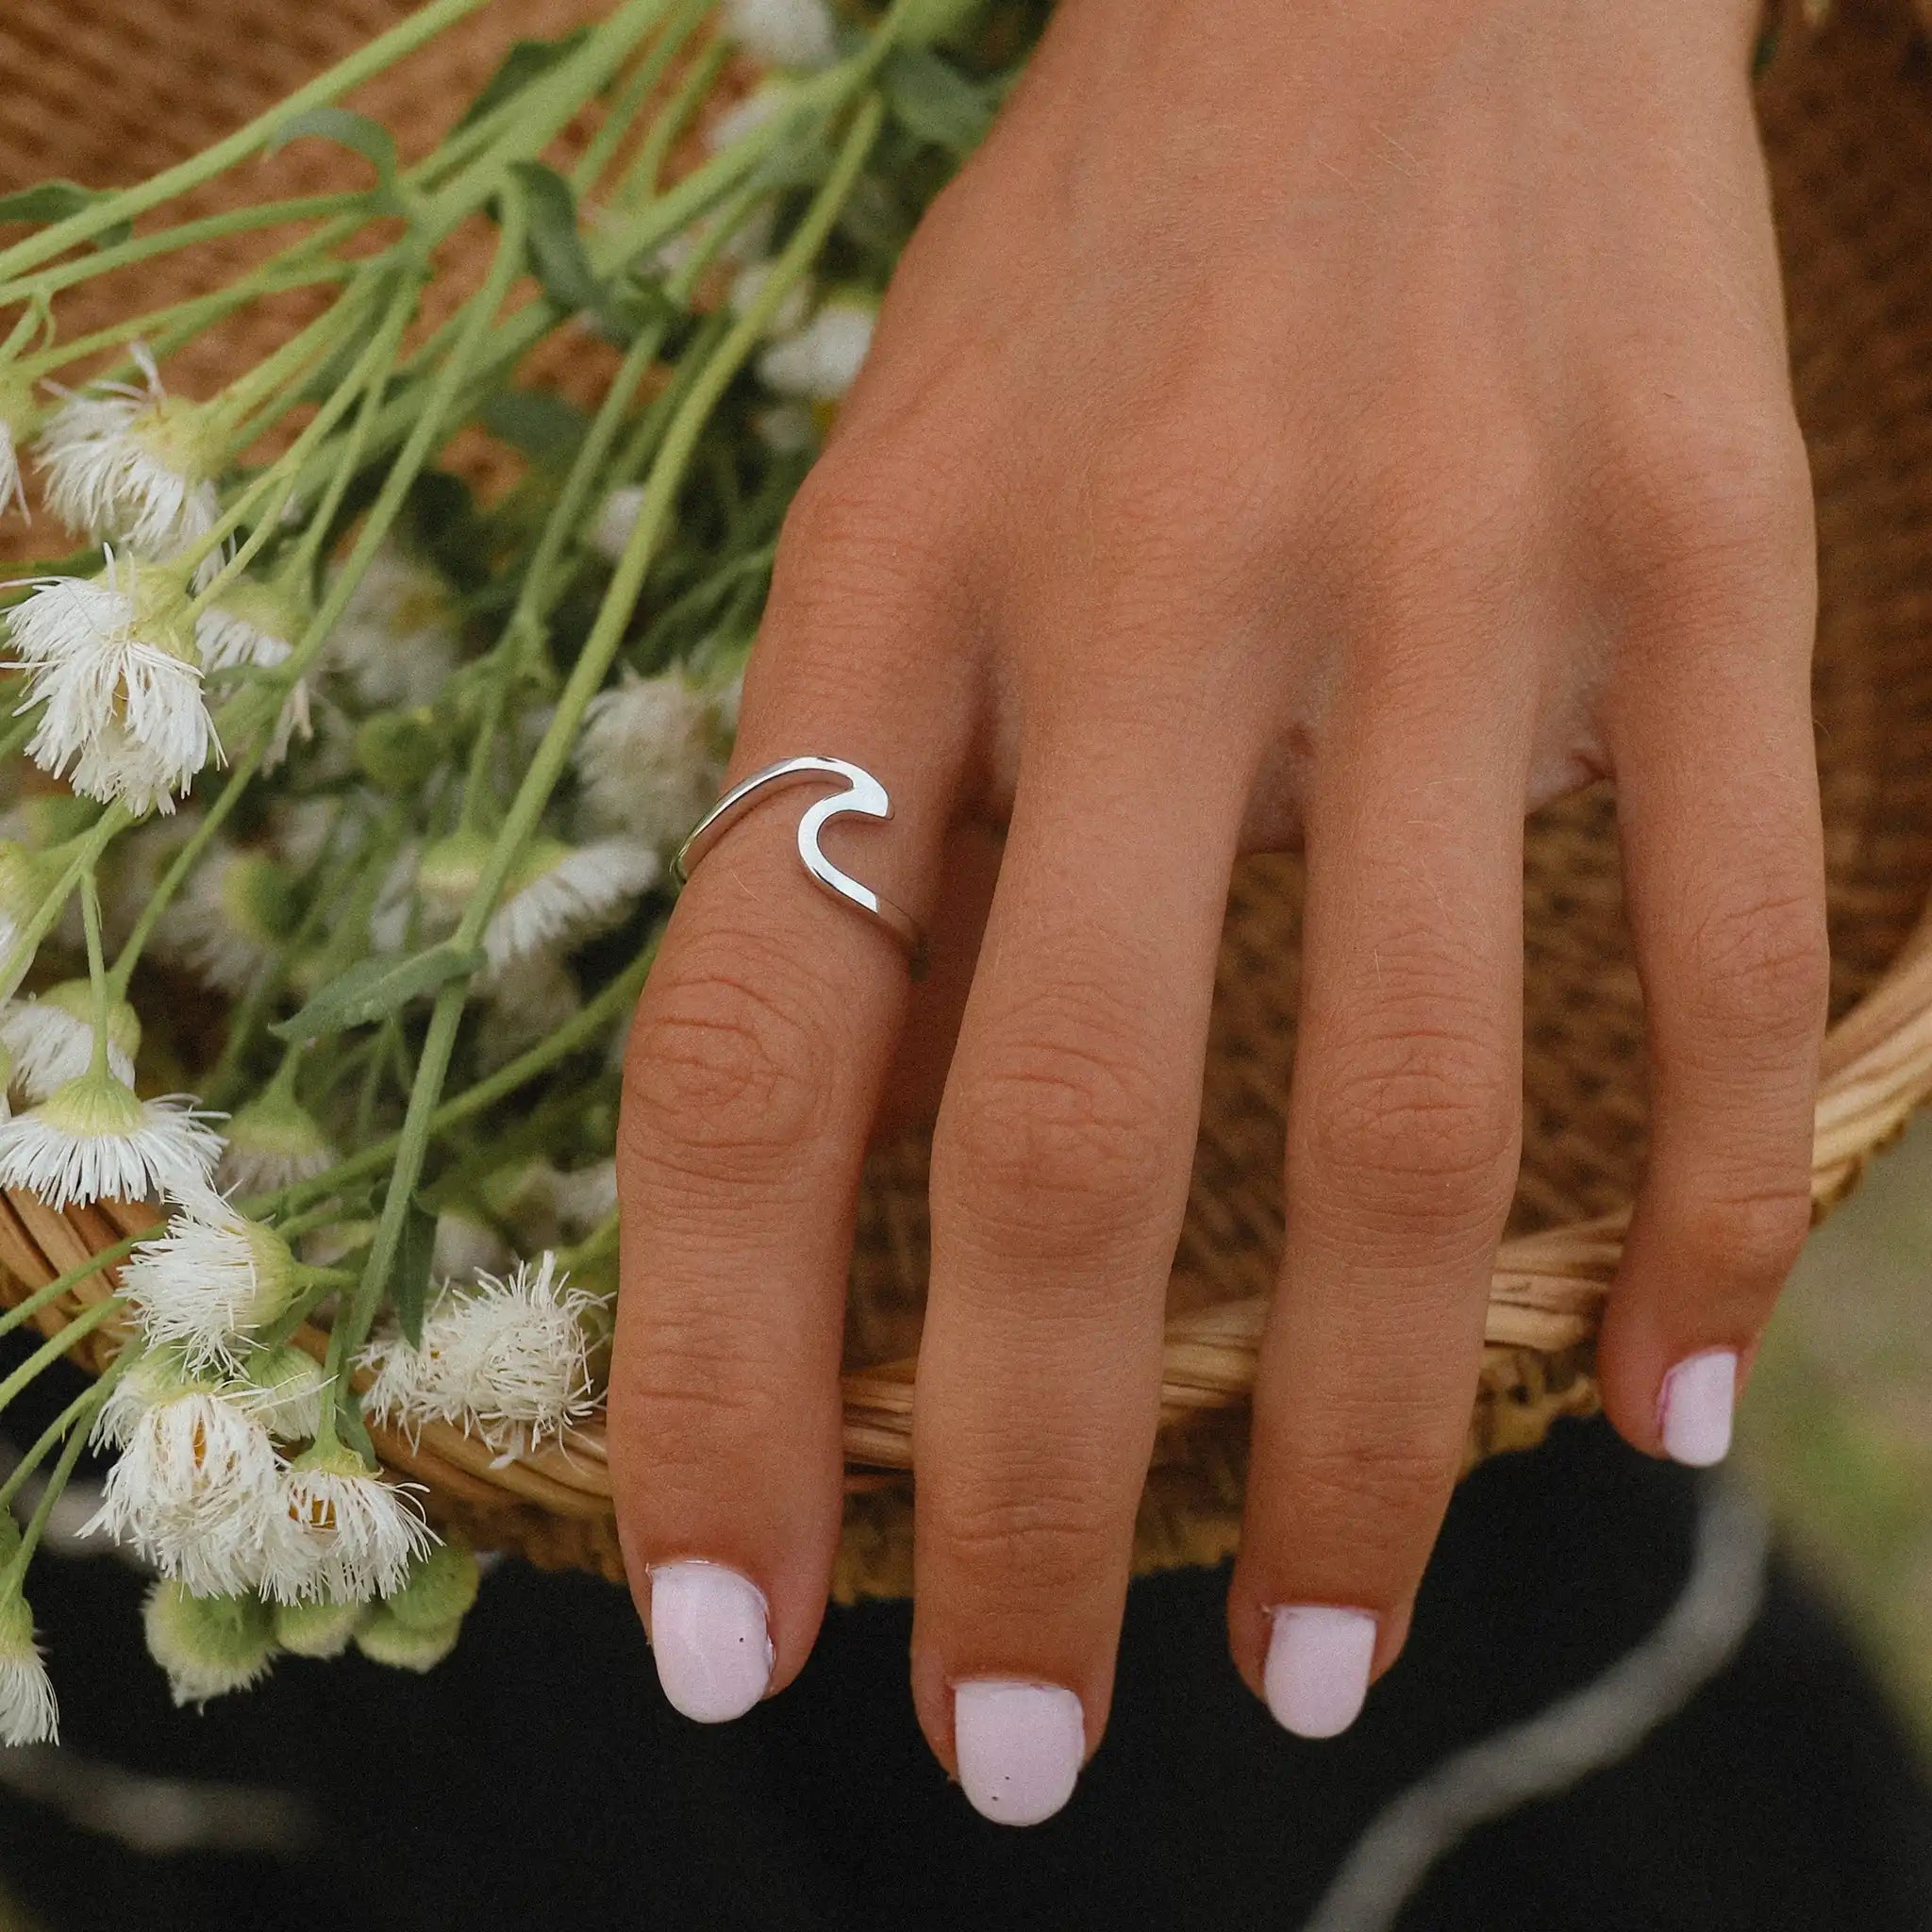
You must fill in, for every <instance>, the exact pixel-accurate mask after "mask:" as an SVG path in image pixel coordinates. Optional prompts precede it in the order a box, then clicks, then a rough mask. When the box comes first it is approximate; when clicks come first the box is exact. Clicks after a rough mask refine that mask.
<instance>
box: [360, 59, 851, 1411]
mask: <svg viewBox="0 0 1932 1932" xmlns="http://www.w3.org/2000/svg"><path fill="white" fill-rule="evenodd" d="M884 115H885V109H884V107H883V104H882V103H881V102H880V100H879V98H878V97H877V96H876V95H872V96H869V97H868V98H867V99H866V100H864V101H863V102H862V103H861V104H860V106H859V108H858V111H857V113H856V114H855V115H854V117H853V125H852V127H851V129H850V131H849V132H848V133H847V134H846V137H845V139H844V141H843V142H841V146H840V149H839V154H838V158H837V159H836V160H835V161H834V163H833V166H832V169H831V172H830V174H829V175H827V177H826V179H825V181H824V185H823V186H822V187H821V188H820V189H819V191H818V192H817V193H816V194H815V195H814V196H813V198H812V202H811V206H810V207H809V208H808V210H807V212H806V215H805V219H804V220H803V221H802V222H800V224H799V225H798V229H797V232H796V233H795V234H793V235H792V237H791V240H790V241H789V242H787V243H786V245H785V248H784V250H783V252H782V253H781V254H780V255H779V256H778V258H777V259H776V260H775V261H774V264H773V269H772V273H771V274H770V275H768V276H767V277H766V278H765V283H764V286H763V287H762V288H761V289H760V290H759V291H758V298H757V300H756V301H754V302H752V303H751V304H749V305H748V306H747V308H746V309H745V312H744V313H743V315H741V317H740V318H739V320H738V322H737V323H736V324H735V325H734V326H733V327H732V328H731V329H730V331H729V332H728V333H727V334H726V335H725V337H724V341H723V342H722V343H721V344H720V345H719V347H718V350H717V352H716V354H715V355H713V356H712V357H711V358H709V359H708V361H707V363H706V365H705V368H704V371H703V373H702V374H701V375H699V377H698V378H697V380H696V382H695V383H693V385H692V387H691V393H690V394H689V396H688V397H687V398H686V399H685V402H684V405H683V407H682V408H680V409H679V411H678V413H677V416H676V417H675V420H674V421H673V423H672V425H671V426H670V428H669V430H668V431H667V432H666V434H665V438H664V444H663V447H662V449H661V450H660V451H659V453H658V458H657V460H656V462H655V463H654V464H653V465H652V469H651V474H650V476H649V478H648V479H647V480H646V482H645V484H644V494H643V502H642V504H641V507H640V508H639V512H638V521H637V525H636V527H635V528H634V529H633V530H632V531H631V534H630V539H629V541H628V542H627V543H626V544H625V549H624V554H623V556H622V557H621V558H619V559H618V563H617V568H616V570H615V571H614V572H613V573H612V575H611V579H610V586H609V589H608V591H607V592H606V593H605V597H604V602H603V604H602V606H601V607H600V608H599V610H598V612H597V618H596V621H595V623H594V624H592V625H591V634H590V636H589V638H588V639H586V641H585V643H584V647H583V650H582V652H581V653H580V654H579V656H578V658H577V660H576V662H575V664H574V665H573V666H572V667H571V674H570V676H569V678H568V680H567V681H566V682H565V684H564V688H563V691H562V692H561V694H560V695H559V696H558V702H557V709H556V714H555V715H554V716H553V718H552V719H551V722H550V725H549V728H548V729H547V730H546V731H545V732H544V734H543V739H542V741H541V743H540V744H539V745H538V747H537V751H536V755H535V757H534V758H532V759H531V761H530V768H529V771H528V772H527V773H526V774H525V778H524V781H523V783H522V785H521V786H520V787H519V788H518V791H517V795H516V797H515V798H514V799H513V800H512V801H511V804H510V808H509V810H508V814H507V815H506V817H505V820H504V825H503V829H502V830H501V831H500V832H499V833H498V835H497V839H496V843H495V845H494V847H493V848H492V850H491V857H490V861H489V863H488V864H487V865H486V866H485V867H484V869H483V875H482V877H481V879H480V880H479V881H478V885H477V889H476V891H475V895H474V896H473V897H472V899H471V902H470V905H469V907H468V908H467V909H466V910H465V912H464V914H463V917H462V919H461V920H460V921H459V922H458V925H457V930H456V934H455V936H454V940H453V943H454V944H455V945H456V946H457V947H458V949H467V948H470V947H474V946H475V944H476V943H477V941H478V940H479V939H480V938H481V937H482V933H483V928H484V926H485V924H487V923H488V921H489V919H490V916H491V913H492V912H493V911H494V910H495V908H496V902H497V899H498V896H499V895H500V894H501V892H502V891H503V887H504V882H505V880H506V879H507V878H508V874H509V872H510V868H511V867H512V866H513V865H514V864H515V862H516V859H517V857H518V855H519V854H520V853H521V852H522V850H523V847H524V843H525V841H526V840H527V839H528V837H529V836H530V834H531V832H532V831H533V830H534V829H535V827H536V824H537V821H538V819H539V817H540V816H541V813H542V810H543V808H544V807H545V806H546V805H547V804H548V802H549V799H550V794H551V791H553V790H554V789H555V787H556V784H557V781H558V777H560V776H561V774H562V772H563V768H564V764H565V762H566V760H567V759H568V758H569V757H570V751H571V746H572V745H573V743H574V742H575V738H576V730H577V725H578V724H579V722H580V721H581V719H582V717H583V713H584V709H585V708H586V707H587V706H588V705H589V704H590V702H591V698H592V697H593V696H595V694H596V692H597V691H598V690H599V689H600V687H601V686H602V685H603V682H604V679H605V677H606V675H608V672H609V669H610V665H611V662H612V660H613V659H614V658H615V657H616V655H617V650H618V646H619V645H620V644H621V643H622V642H623V640H624V634H625V626H626V625H628V623H629V621H630V615H631V612H632V611H633V610H634V609H635V608H636V607H637V601H638V598H639V595H640V594H641V591H642V590H643V585H644V577H645V574H646V573H647V572H648V570H649V569H650V566H651V562H652V559H653V558H655V556H656V554H657V548H658V541H659V539H660V537H661V535H662V533H663V529H664V526H665V525H666V523H667V522H668V521H669V518H670V515H671V512H672V509H673V508H674V507H675V502H676V495H677V490H678V486H679V485H680V484H681V483H682V481H683V479H684V475H685V473H686V471H687V470H688V468H689V467H690V462H691V453H692V452H693V450H694V449H695V448H696V447H697V441H698V438H699V435H700V434H701V432H702V431H703V428H704V426H705V425H706V423H707V422H708V420H709V419H710V415H711V411H712V410H713V409H714V408H716V407H717V405H718V403H719V401H720V400H721V399H722V397H723V396H724V391H725V390H726V388H727V387H728V386H729V384H730V382H731V379H732V377H733V376H734V375H737V373H738V371H739V370H740V369H741V367H742V366H743V364H744V362H745V361H746V359H747V358H749V357H750V355H751V353H752V351H753V350H754V349H755V348H756V347H757V345H758V341H759V339H760V338H761V337H762V336H763V334H764V331H765V327H766V325H767V324H768V323H769V322H770V320H771V318H772V316H773V314H774V312H775V311H776V309H777V308H778V306H779V304H780V303H781V302H783V300H784V299H785V297H786V295H787V294H788V293H789V292H790V291H791V286H792V284H793V283H795V282H796V281H797V280H798V279H799V277H800V276H801V275H804V274H805V272H806V270H807V268H808V266H809V265H810V264H811V262H812V261H813V260H814V259H816V258H817V256H818V252H819V250H820V249H821V248H822V247H823V246H824V242H825V238H826V237H827V235H829V233H830V232H831V227H832V224H833V222H834V221H835V220H836V219H837V217H838V213H839V209H840V208H841V207H842V206H843V204H844V201H845V197H846V196H847V195H848V194H849V193H850V192H851V191H852V186H853V184H854V182H855V181H857V179H858V172H859V170H860V168H861V167H862V166H863V165H864V162H865V158H866V155H867V154H868V153H869V152H870V151H871V149H872V144H873V142H874V140H875V139H876V138H877V135H878V130H879V126H880V125H881V123H882V121H883V120H884ZM468 993H469V987H468V984H467V982H466V981H465V980H463V979H457V980H455V981H453V982H451V984H449V985H448V986H445V987H444V988H443V989H442V990H441V991H440V992H439V993H438V994H437V997H436V1004H435V1006H434V1007H433V1008H431V1011H430V1016H429V1027H428V1031H427V1034H426V1035H425V1040H424V1043H423V1050H422V1053H421V1056H420V1057H419V1058H418V1061H417V1067H416V1078H415V1081H414V1083H413V1085H412V1086H411V1088H410V1091H409V1105H408V1110H407V1111H406V1113H405V1114H404V1117H403V1126H402V1132H401V1134H400V1135H399V1136H398V1141H397V1147H396V1157H395V1166H394V1170H393V1172H392V1174H391V1179H390V1185H389V1189H388V1191H387V1193H386V1194H385V1196H384V1199H383V1204H382V1214H381V1217H380V1219H379V1220H378V1222H377V1224H376V1230H375V1240H374V1241H372V1242H371V1243H370V1250H369V1259H368V1262H367V1263H366V1265H365V1266H364V1269H363V1273H362V1279H361V1282H360V1283H359V1284H358V1288H357V1291H356V1294H355V1297H354V1299H353V1300H352V1301H351V1303H350V1304H349V1306H348V1307H346V1308H345V1309H343V1310H342V1311H341V1314H339V1316H338V1317H337V1320H336V1323H335V1325H334V1327H333V1328H332V1330H331V1331H330V1335H329V1359H328V1368H329V1372H330V1374H332V1376H333V1377H334V1379H335V1382H336V1387H337V1393H338V1401H339V1402H341V1403H346V1402H347V1401H349V1400H350V1399H351V1394H350V1390H349V1383H348V1376H349V1371H350V1368H351V1365H352V1363H353V1361H354V1357H355V1352H356V1349H357V1348H358V1347H359V1346H360V1344H361V1342H362V1340H363V1338H364V1337H365V1336H366V1335H367V1334H368V1332H369V1329H370V1326H371V1324H373V1323H374V1321H375V1313H376V1309H377V1308H378V1307H379V1306H380V1305H381V1299H382V1294H383V1291H384V1289H385V1287H386V1285H387V1283H388V1280H389V1274H390V1269H391V1266H392V1265H393V1262H394V1259H395V1251H396V1244H397V1242H398V1241H399V1240H400V1239H401V1236H402V1228H403V1220H404V1216H405V1215H406V1214H407V1212H408V1206H409V1202H410V1200H411V1199H412V1197H413V1196H414V1194H415V1191H416V1183H417V1180H418V1178H419V1177H420V1176H421V1174H422V1171H423V1161H424V1158H425V1155H426V1154H427V1152H428V1147H429V1137H430V1134H431V1132H432V1130H433V1125H434V1121H435V1116H436V1111H437V1105H438V1102H439V1101H440V1100H441V1093H442V1082H443V1080H444V1078H445V1077H446V1075H447V1074H448V1071H449V1062H450V1056H451V1054H452V1052H453V1051H454V1049H455V1046H456V1037H457V1028H458V1025H459V1024H460V1023H461V1020H462V1012H463V1004H464V1001H465V1000H466V998H467V997H468Z"/></svg>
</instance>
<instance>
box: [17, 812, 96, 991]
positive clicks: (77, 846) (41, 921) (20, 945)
mask: <svg viewBox="0 0 1932 1932" xmlns="http://www.w3.org/2000/svg"><path fill="white" fill-rule="evenodd" d="M127 823H128V818H127V813H126V811H125V808H123V807H121V806H118V805H110V806H109V807H108V809H107V810H106V811H104V812H103V813H102V814H101V815H100V817H99V818H97V819H96V820H95V821H94V822H93V824H92V825H91V826H90V827H89V828H88V829H87V830H86V831H85V832H83V833H81V834H80V836H79V837H78V838H77V839H75V841H73V844H72V847H71V850H70V853H69V856H68V858H67V863H66V865H65V867H64V868H63V870H62V871H61V873H60V875H59V877H58V880H57V881H56V882H55V885H54V888H53V890H52V891H50V892H48V894H47V896H46V898H45V899H44V900H43V901H42V904H41V907H40V909H39V910H38V911H37V912H36V913H35V914H34V915H33V917H32V918H31V919H29V920H28V921H27V923H26V924H25V926H23V927H22V929H21V932H20V936H19V938H18V939H16V940H15V941H14V942H13V943H12V945H10V946H9V947H8V949H7V956H6V962H5V964H4V965H0V992H4V993H5V995H6V996H7V997H8V998H9V999H10V998H11V997H12V995H13V991H14V989H15V988H16V987H18V986H19V984H20V982H21V981H22V979H24V978H25V976H26V970H27V968H28V967H29V966H31V965H32V964H33V962H34V955H35V954H36V953H38V952H39V951H40V949H41V941H42V940H43V939H45V938H46V936H47V935H48V933H50V932H51V931H53V929H54V923H55V921H56V920H58V918H59V917H60V915H61V913H62V912H63V911H65V910H66V908H67V902H68V900H69V899H70V898H71V897H72V896H73V893H74V889H75V886H77V885H78V884H79V883H80V881H81V877H82V875H83V874H85V873H86V872H88V871H89V869H90V868H91V867H92V865H93V863H94V861H95V860H96V859H98V858H100V856H101V854H102V853H103V852H105V851H106V850H107V849H108V842H109V841H111V840H112V839H113V837H114V835H115V834H116V833H117V832H119V831H120V830H121V829H122V828H123V826H125V824H127Z"/></svg>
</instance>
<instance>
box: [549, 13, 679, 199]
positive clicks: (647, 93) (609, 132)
mask: <svg viewBox="0 0 1932 1932" xmlns="http://www.w3.org/2000/svg"><path fill="white" fill-rule="evenodd" d="M714 4H715V0H685V4H684V6H683V7H682V8H679V9H678V11H677V12H676V13H675V14H674V15H673V16H672V18H671V19H670V20H669V21H668V22H667V23H666V24H665V27H664V31H663V32H662V33H661V34H659V35H658V39H657V41H656V42H655V43H654V44H653V46H652V48H651V51H650V52H649V53H648V54H647V55H646V56H645V57H644V58H643V59H642V60H641V61H640V62H639V63H638V65H637V67H636V69H635V70H634V71H633V72H632V74H631V75H630V76H629V77H628V78H627V79H626V80H625V84H624V92H623V93H621V94H620V95H619V96H618V98H617V100H616V101H615V102H613V103H612V105H611V108H610V110H609V112H608V113H607V114H606V115H605V117H604V121H603V125H601V126H600V127H599V128H598V129H597V131H596V133H595V134H593V135H592V136H591V141H590V144H589V145H588V146H587V147H586V148H585V149H584V152H583V156H582V158H580V159H579V160H578V162H577V164H576V166H575V168H573V169H572V170H571V175H570V184H571V187H572V189H573V190H575V192H576V193H578V194H584V193H587V192H589V191H590V190H591V188H592V187H593V186H594V185H595V184H596V182H597V180H598V179H599V177H600V176H601V175H603V173H604V171H605V169H606V168H608V166H609V165H610V162H611V160H612V159H613V158H615V156H616V154H617V151H618V149H619V148H621V147H622V146H623V145H624V140H625V135H627V134H628V133H629V132H630V130H631V127H632V126H633V125H635V123H636V121H637V117H638V116H639V114H640V113H641V112H642V111H643V107H644V103H645V102H646V101H648V100H649V99H650V97H651V93H652V91H653V90H654V89H655V88H656V87H657V85H658V82H659V81H660V80H662V79H663V77H664V71H665V69H666V68H668V67H669V66H670V65H671V62H672V60H673V58H675V55H676V53H677V50H678V48H680V47H681V46H683V44H684V43H685V42H686V41H688V40H689V39H690V38H691V33H692V30H693V29H694V28H695V27H696V26H697V24H698V23H699V22H700V21H701V20H703V19H704V17H705V16H706V15H707V14H708V13H709V12H710V10H711V8H712V6H713V5H714Z"/></svg>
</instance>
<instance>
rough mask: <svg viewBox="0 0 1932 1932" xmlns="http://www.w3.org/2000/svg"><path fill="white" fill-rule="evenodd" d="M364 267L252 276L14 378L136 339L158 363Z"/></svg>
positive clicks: (73, 345)
mask: <svg viewBox="0 0 1932 1932" xmlns="http://www.w3.org/2000/svg"><path fill="white" fill-rule="evenodd" d="M360 266H361V264H360V263H358V262H353V261H329V262H320V263H313V264H309V265H308V266H300V267H296V268H292V269H289V270H286V271H283V272H281V273H277V274H274V275H266V276H262V277H253V276H251V277H249V278H247V279H246V280H243V281H241V282H234V283H230V284H229V285H228V286H227V287H226V288H222V289H217V290H216V291H214V292H213V293H212V294H210V295H195V296H192V297H191V298H190V299H189V300H188V301H186V302H176V303H175V304H174V305H173V306H172V307H171V308H157V309H153V310H151V311H150V312H149V313H147V314H145V315H137V316H134V317H132V318H131V319H128V318H124V319H123V320H122V321H120V322H113V323H109V324H108V325H107V326H106V327H105V328H99V329H96V330H95V331H94V332H93V334H92V335H91V336H82V337H80V338H79V339H78V340H76V341H71V342H60V343H57V344H56V345H55V346H54V347H53V348H51V349H45V350H42V352H41V354H40V355H38V356H27V357H23V358H22V359H21V360H20V361H19V362H18V363H17V364H15V366H14V374H15V375H18V376H19V377H20V378H21V380H23V381H30V382H38V381H40V380H41V378H42V377H43V376H45V375H51V374H52V373H53V371H55V370H56V369H63V368H65V367H66V366H67V364H68V363H70V362H78V361H80V360H82V359H83V358H86V357H89V356H92V355H95V354H97V353H98V352H99V351H100V350H102V349H119V348H125V346H126V345H127V344H128V343H129V342H131V341H136V340H137V339H144V340H145V341H147V343H148V346H149V347H150V348H152V349H153V351H154V352H155V355H156V356H157V358H163V357H166V356H167V355H169V354H170V353H171V352H172V351H173V350H175V349H178V348H179V347H180V346H181V344H182V343H183V342H186V341H192V339H193V338H194V337H195V336H197V335H199V334H200V333H201V332H202V330H203V329H205V328H208V327H211V326H212V325H214V324H215V323H218V322H220V321H221V320H222V319H223V318H224V317H225V316H228V315H232V314H233V313H234V312H235V310H236V309H238V308H244V307H245V306H246V305H247V304H248V303H250V302H253V301H256V300H257V299H258V298H259V297H260V296H263V295H278V294H283V293H286V292H287V291H289V290H291V289H307V288H312V287H313V286H314V285H315V284H316V283H318V282H343V281H347V280H349V278H350V277H351V276H353V275H355V274H356V273H357V271H358V268H359V267H360ZM131 367H132V365H131V363H123V364H122V365H120V366H118V367H116V368H110V369H104V370H102V371H100V372H99V375H100V377H101V378H102V379H107V378H110V377H113V376H115V375H123V374H125V373H126V371H127V370H128V369H129V368H131Z"/></svg>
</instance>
